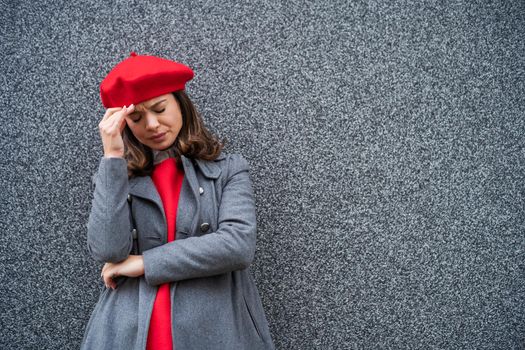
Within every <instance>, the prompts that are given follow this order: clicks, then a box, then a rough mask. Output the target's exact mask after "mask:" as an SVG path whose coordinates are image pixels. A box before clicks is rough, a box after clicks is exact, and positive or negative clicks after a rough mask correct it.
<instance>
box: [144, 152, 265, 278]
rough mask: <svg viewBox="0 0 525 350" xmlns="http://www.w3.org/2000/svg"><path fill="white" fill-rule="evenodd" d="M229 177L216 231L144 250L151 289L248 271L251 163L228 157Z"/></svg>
mask: <svg viewBox="0 0 525 350" xmlns="http://www.w3.org/2000/svg"><path fill="white" fill-rule="evenodd" d="M227 160H228V169H229V170H228V175H227V180H226V182H225V184H224V187H223V190H222V191H223V192H222V197H221V202H220V204H219V211H218V228H217V231H215V232H211V233H208V234H205V235H203V236H190V237H188V238H185V239H181V240H177V239H176V240H174V241H171V242H168V243H166V244H163V245H161V246H158V247H155V248H152V249H148V250H146V251H144V252H143V253H142V254H143V258H144V278H145V280H146V282H147V283H148V284H150V285H152V286H156V285H159V284H162V283H167V282H174V281H179V280H184V279H189V278H199V277H207V276H213V275H218V274H222V273H226V272H229V271H234V270H240V269H244V268H247V267H248V266H249V265H250V264H251V263H252V261H253V258H254V255H255V241H256V236H257V233H256V231H257V226H256V214H255V200H254V194H253V188H252V182H251V179H250V175H249V164H248V162H247V161H246V159H244V158H243V157H242V156H241V155H240V154H235V153H232V154H230V155H229V156H228V158H227Z"/></svg>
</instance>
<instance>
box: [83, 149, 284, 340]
mask: <svg viewBox="0 0 525 350" xmlns="http://www.w3.org/2000/svg"><path fill="white" fill-rule="evenodd" d="M181 158H182V163H183V166H184V171H185V176H184V181H183V184H182V188H181V193H180V198H179V206H178V211H177V221H176V227H177V231H176V239H175V240H174V241H171V242H167V224H166V216H165V213H164V208H163V205H162V201H161V198H160V195H159V193H158V191H157V189H156V187H155V184H154V183H153V181H152V179H151V177H150V176H142V177H134V178H131V179H128V176H127V164H126V160H125V159H123V158H105V157H102V158H101V159H100V163H99V168H98V171H97V172H96V173H95V174H94V176H93V183H94V186H95V187H94V195H93V202H92V208H91V212H90V215H89V220H88V224H87V249H88V251H89V253H90V254H91V256H92V257H93V258H94V259H95V260H96V261H97V262H100V263H104V262H119V261H122V260H123V259H125V258H126V257H127V256H128V255H129V254H130V253H131V249H132V244H133V239H132V234H131V223H130V216H129V207H128V200H130V201H131V202H132V210H133V216H134V218H135V221H136V227H137V230H138V242H139V248H140V253H141V254H142V255H143V257H144V271H145V272H144V275H142V276H140V277H137V278H133V277H127V276H120V277H117V278H116V282H117V288H116V289H115V290H113V289H111V288H104V290H103V291H102V292H101V294H100V296H99V299H98V302H97V304H96V305H95V307H94V309H93V311H92V313H91V317H90V319H89V321H88V323H87V326H86V328H85V333H84V337H83V339H82V344H81V349H84V350H87V349H96V350H103V349H111V350H118V349H125V350H130V349H137V350H139V349H140V350H144V349H145V348H146V339H147V331H148V328H149V321H150V316H151V312H152V308H153V303H154V301H155V296H156V292H157V289H158V286H159V285H160V284H162V283H170V296H171V305H172V309H171V319H172V334H173V345H174V348H175V349H177V350H201V349H202V350H213V349H220V350H227V349H232V350H242V349H246V350H257V349H261V350H263V349H264V350H268V349H275V346H274V344H273V341H272V338H271V335H270V330H269V327H268V322H267V320H266V317H265V314H264V310H263V305H262V303H261V299H260V296H259V293H258V290H257V287H256V285H255V282H254V279H253V277H252V275H251V272H250V269H249V266H250V264H251V263H252V260H253V258H254V254H255V242H256V233H257V231H256V229H257V226H256V218H255V201H254V194H253V188H252V182H251V179H250V175H249V164H248V162H247V161H246V159H244V157H243V156H241V155H240V154H236V153H231V154H225V153H224V152H223V153H221V155H220V156H219V157H218V158H217V159H216V160H213V161H205V160H201V159H191V158H187V157H185V156H182V157H181Z"/></svg>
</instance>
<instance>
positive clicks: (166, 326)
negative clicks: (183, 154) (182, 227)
mask: <svg viewBox="0 0 525 350" xmlns="http://www.w3.org/2000/svg"><path fill="white" fill-rule="evenodd" d="M177 165H178V166H177ZM151 178H152V180H153V183H154V184H155V187H156V188H157V191H158V192H159V194H160V198H161V199H162V205H163V206H164V212H165V213H166V223H167V225H168V232H167V234H168V242H171V241H173V240H174V239H175V231H176V230H177V229H176V227H177V223H176V221H177V206H178V201H179V194H180V189H181V187H182V181H183V179H184V168H183V167H182V164H181V163H180V159H179V162H177V159H176V158H173V157H170V158H167V159H164V160H163V161H162V162H160V163H158V164H156V165H155V166H154V169H153V173H152V175H151ZM146 349H147V350H173V339H172V334H171V301H170V284H169V283H163V284H161V285H160V286H159V288H158V290H157V295H156V297H155V303H154V304H153V311H152V314H151V321H150V325H149V332H148V340H147V345H146Z"/></svg>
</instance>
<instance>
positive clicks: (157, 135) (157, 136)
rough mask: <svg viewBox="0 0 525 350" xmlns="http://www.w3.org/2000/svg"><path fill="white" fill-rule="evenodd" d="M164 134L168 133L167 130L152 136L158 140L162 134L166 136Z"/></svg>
mask: <svg viewBox="0 0 525 350" xmlns="http://www.w3.org/2000/svg"><path fill="white" fill-rule="evenodd" d="M164 135H166V133H165V132H161V133H160V134H155V135H153V136H152V137H151V138H152V139H153V140H156V139H160V138H161V137H162V136H164Z"/></svg>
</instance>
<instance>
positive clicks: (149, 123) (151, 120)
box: [146, 113, 159, 131]
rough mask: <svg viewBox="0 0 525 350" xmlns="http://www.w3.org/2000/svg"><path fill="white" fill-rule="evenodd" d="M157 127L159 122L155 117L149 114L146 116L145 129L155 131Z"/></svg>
mask: <svg viewBox="0 0 525 350" xmlns="http://www.w3.org/2000/svg"><path fill="white" fill-rule="evenodd" d="M158 127H159V121H158V120H157V117H156V116H155V115H153V114H151V113H147V114H146V129H148V130H152V131H154V130H156V129H157V128H158Z"/></svg>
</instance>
